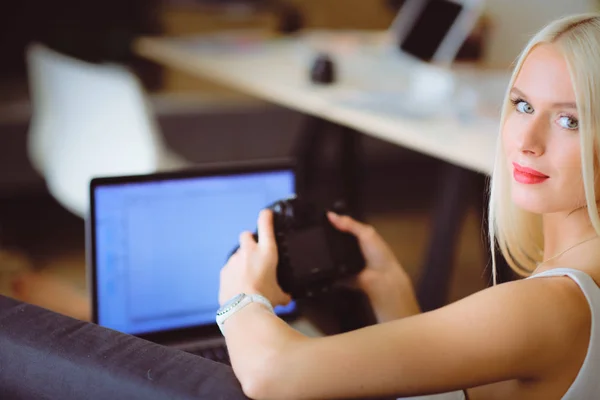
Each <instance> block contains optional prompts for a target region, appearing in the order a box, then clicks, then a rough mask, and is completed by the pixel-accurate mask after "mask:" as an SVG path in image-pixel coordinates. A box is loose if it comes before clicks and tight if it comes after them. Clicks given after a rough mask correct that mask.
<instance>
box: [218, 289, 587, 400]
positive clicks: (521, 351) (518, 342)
mask: <svg viewBox="0 0 600 400" xmlns="http://www.w3.org/2000/svg"><path fill="white" fill-rule="evenodd" d="M565 280H567V281H568V278H565ZM565 280H563V279H533V280H526V281H519V282H513V283H508V284H503V285H500V286H497V287H495V288H491V289H487V290H484V291H482V292H480V293H478V294H475V295H473V296H470V297H468V298H466V299H463V300H461V301H459V302H457V303H454V304H452V305H449V306H446V307H444V308H442V309H439V310H436V311H433V312H429V313H425V314H420V315H416V316H412V317H408V318H405V319H401V320H396V321H392V322H388V323H384V324H379V325H375V326H371V327H367V328H364V329H360V330H357V331H353V332H349V333H345V334H341V335H336V336H330V337H325V338H317V339H313V338H306V337H304V336H302V335H300V334H299V333H297V332H296V331H294V330H293V329H292V328H290V327H289V326H288V325H287V324H286V323H285V322H283V321H282V320H280V319H279V318H277V317H276V316H274V315H272V314H271V313H269V312H268V311H267V310H266V308H264V307H263V306H261V305H258V304H251V305H249V306H247V307H245V308H244V309H243V310H241V311H240V312H238V313H237V314H235V315H234V316H232V317H231V318H230V319H229V320H227V322H226V323H225V337H226V341H227V345H228V347H229V350H230V355H231V360H232V365H233V368H234V371H235V373H236V375H237V376H238V378H239V379H240V382H241V383H242V386H243V388H244V390H245V392H246V394H247V395H249V396H250V397H253V398H256V399H282V398H284V399H316V398H320V399H325V398H352V397H369V396H385V395H399V396H412V395H419V394H429V393H439V392H446V391H453V390H460V389H464V388H471V387H476V386H480V385H484V384H488V383H493V382H499V381H505V380H510V379H534V380H535V379H541V378H543V377H544V374H545V373H547V372H548V368H550V366H552V367H553V368H556V367H555V366H556V365H557V363H560V362H561V360H564V358H565V357H567V356H568V355H569V343H571V342H572V340H573V337H576V336H577V335H581V332H586V330H589V325H590V323H591V322H590V316H589V309H588V307H587V303H586V300H585V298H584V297H583V295H582V294H581V292H580V291H579V289H578V288H577V287H576V286H575V284H574V283H573V282H571V281H568V283H567V282H565Z"/></svg>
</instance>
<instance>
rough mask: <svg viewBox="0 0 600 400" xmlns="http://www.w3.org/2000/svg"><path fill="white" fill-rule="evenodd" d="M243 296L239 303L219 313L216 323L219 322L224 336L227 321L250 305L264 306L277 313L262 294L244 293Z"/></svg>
mask: <svg viewBox="0 0 600 400" xmlns="http://www.w3.org/2000/svg"><path fill="white" fill-rule="evenodd" d="M242 295H243V296H242V298H241V299H240V300H239V301H237V302H235V303H234V304H231V305H230V306H229V307H227V308H225V309H220V310H219V311H217V317H216V321H217V325H218V326H219V329H220V330H221V333H222V334H224V330H223V325H224V324H225V321H226V320H227V319H228V318H229V317H231V316H232V315H234V314H235V313H237V312H238V311H240V310H241V309H243V308H244V307H246V306H247V305H248V304H250V303H260V304H263V305H264V306H265V307H267V309H268V310H269V311H271V312H272V313H273V314H274V313H275V310H274V309H273V305H272V304H271V302H270V301H269V300H268V299H267V298H266V297H264V296H262V295H260V294H245V293H242ZM238 296H239V295H236V296H234V297H233V298H235V297H238ZM226 304H227V303H226Z"/></svg>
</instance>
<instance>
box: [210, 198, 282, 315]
mask: <svg viewBox="0 0 600 400" xmlns="http://www.w3.org/2000/svg"><path fill="white" fill-rule="evenodd" d="M277 261H278V260H277V244H276V243H275V233H274V229H273V213H272V212H271V211H270V210H263V211H261V213H260V215H259V217H258V243H257V242H256V241H255V240H254V237H253V236H252V233H250V232H243V233H242V234H241V235H240V248H239V249H238V251H236V252H235V254H233V255H232V256H231V258H230V259H229V261H228V262H227V264H226V265H225V266H224V267H223V269H221V285H220V289H219V304H221V305H223V303H225V302H226V301H227V300H229V299H230V298H232V297H233V296H235V295H237V294H240V293H246V294H261V295H263V296H265V297H266V298H267V299H268V300H269V301H270V302H271V304H272V305H273V307H275V306H278V305H286V304H288V303H289V302H290V300H291V297H290V296H289V295H288V294H286V293H284V292H283V290H282V289H281V287H279V284H278V282H277Z"/></svg>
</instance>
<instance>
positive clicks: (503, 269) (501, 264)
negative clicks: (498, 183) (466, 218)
mask: <svg viewBox="0 0 600 400" xmlns="http://www.w3.org/2000/svg"><path fill="white" fill-rule="evenodd" d="M487 188H488V186H487V179H485V178H484V179H482V180H481V181H480V182H479V185H478V186H477V191H478V192H477V197H476V199H477V200H478V201H477V202H476V203H475V204H476V206H477V210H478V211H479V213H480V214H479V220H480V221H481V227H482V233H483V238H484V241H483V245H484V247H485V248H484V254H485V255H486V260H485V261H486V262H485V264H484V272H485V275H486V278H487V282H488V285H489V286H491V285H492V284H493V277H492V252H491V250H490V241H489V235H488V234H487V232H488V228H489V225H488V224H489V220H488V211H489V193H488V190H487ZM496 270H497V281H498V283H499V284H500V283H504V282H510V281H513V280H515V279H518V276H517V274H516V273H515V272H514V271H513V270H512V269H511V268H510V266H509V265H508V263H507V262H506V260H505V259H504V257H503V256H502V253H501V252H500V251H499V250H498V251H496Z"/></svg>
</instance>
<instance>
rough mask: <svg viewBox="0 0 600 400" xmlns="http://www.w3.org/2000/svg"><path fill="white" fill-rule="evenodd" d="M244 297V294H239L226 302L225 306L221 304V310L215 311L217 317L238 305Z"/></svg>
mask: <svg viewBox="0 0 600 400" xmlns="http://www.w3.org/2000/svg"><path fill="white" fill-rule="evenodd" d="M244 297H246V295H245V294H244V293H240V294H238V295H236V296H235V297H233V298H232V299H230V300H228V301H227V302H226V303H225V304H223V306H222V307H221V308H219V310H218V311H217V315H222V314H225V313H226V312H227V311H229V310H231V309H232V308H233V307H235V306H236V305H237V304H239V302H240V301H242V299H243V298H244Z"/></svg>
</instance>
